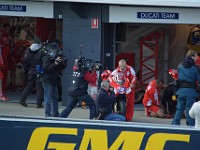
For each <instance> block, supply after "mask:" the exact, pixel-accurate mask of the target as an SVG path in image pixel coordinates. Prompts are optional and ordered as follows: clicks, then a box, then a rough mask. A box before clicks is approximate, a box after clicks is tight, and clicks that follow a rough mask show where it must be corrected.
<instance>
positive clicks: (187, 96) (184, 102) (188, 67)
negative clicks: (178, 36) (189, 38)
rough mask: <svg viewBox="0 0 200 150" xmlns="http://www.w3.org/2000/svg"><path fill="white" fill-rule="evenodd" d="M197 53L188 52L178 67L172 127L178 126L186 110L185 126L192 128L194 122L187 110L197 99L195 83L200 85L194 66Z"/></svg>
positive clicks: (199, 78) (199, 73)
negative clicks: (175, 104) (175, 103)
mask: <svg viewBox="0 0 200 150" xmlns="http://www.w3.org/2000/svg"><path fill="white" fill-rule="evenodd" d="M197 59H198V55H197V52H195V51H194V50H189V51H188V52H187V54H186V57H185V59H184V61H183V62H182V63H180V64H179V66H178V81H179V82H178V90H177V91H176V95H177V97H178V98H177V109H176V114H175V116H174V119H173V121H172V124H173V125H180V121H181V119H182V116H183V112H184V110H186V124H187V125H188V126H194V124H195V120H194V119H193V118H191V117H190V116H189V110H190V108H191V107H192V105H193V103H194V102H195V101H196V99H197V97H198V92H197V90H196V87H197V83H200V72H199V68H198V67H197V66H196V65H195V62H196V60H197Z"/></svg>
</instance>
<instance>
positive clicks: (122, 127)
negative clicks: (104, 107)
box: [0, 116, 200, 150]
mask: <svg viewBox="0 0 200 150" xmlns="http://www.w3.org/2000/svg"><path fill="white" fill-rule="evenodd" d="M0 135H1V140H0V147H1V148H0V149H4V150H26V149H27V150H47V149H48V150H64V149H67V150H108V149H109V150H118V149H122V150H172V149H181V150H195V149H198V148H199V147H200V142H199V139H200V130H197V129H195V128H189V127H178V126H172V125H160V124H158V125H156V124H144V123H127V122H125V123H122V122H108V121H99V120H94V121H93V120H75V119H74V120H73V119H70V120H69V119H54V118H30V117H29V118H26V117H4V116H2V117H0Z"/></svg>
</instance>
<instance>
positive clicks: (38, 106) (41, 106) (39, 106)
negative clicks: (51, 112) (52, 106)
mask: <svg viewBox="0 0 200 150" xmlns="http://www.w3.org/2000/svg"><path fill="white" fill-rule="evenodd" d="M36 108H44V106H43V105H37V106H36Z"/></svg>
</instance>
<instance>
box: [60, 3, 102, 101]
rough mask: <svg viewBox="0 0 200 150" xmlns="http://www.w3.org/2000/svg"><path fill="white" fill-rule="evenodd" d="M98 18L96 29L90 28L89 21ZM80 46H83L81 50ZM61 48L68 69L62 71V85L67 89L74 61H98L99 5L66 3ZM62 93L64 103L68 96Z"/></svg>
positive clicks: (99, 48) (99, 34) (99, 44)
mask: <svg viewBox="0 0 200 150" xmlns="http://www.w3.org/2000/svg"><path fill="white" fill-rule="evenodd" d="M92 18H98V21H99V24H98V28H96V29H93V28H92V27H91V19H92ZM81 45H83V47H82V49H81ZM63 48H64V53H65V55H66V56H67V58H68V67H67V68H66V69H65V70H64V73H63V77H62V83H63V89H67V88H68V86H69V85H70V83H71V77H72V67H73V65H74V59H75V58H78V57H79V56H80V50H81V54H82V56H84V57H85V58H88V59H89V58H90V59H93V60H100V52H101V5H95V4H75V3H66V4H65V6H64V9H63ZM66 93H67V92H66V91H63V94H62V101H63V104H65V103H66V101H67V97H68V95H67V94H66Z"/></svg>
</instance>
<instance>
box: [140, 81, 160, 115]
mask: <svg viewBox="0 0 200 150" xmlns="http://www.w3.org/2000/svg"><path fill="white" fill-rule="evenodd" d="M159 93H160V92H159V90H158V88H157V85H156V80H152V81H151V82H150V83H149V84H148V86H147V88H146V91H145V94H144V98H143V105H144V106H145V113H146V116H149V115H150V114H149V112H150V111H152V112H154V113H157V111H158V110H159V109H160V108H159Z"/></svg>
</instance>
